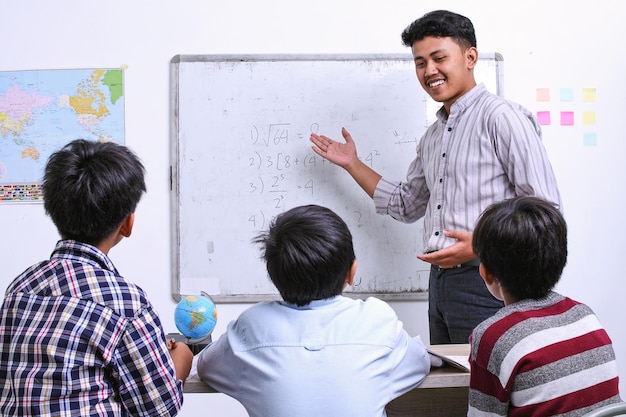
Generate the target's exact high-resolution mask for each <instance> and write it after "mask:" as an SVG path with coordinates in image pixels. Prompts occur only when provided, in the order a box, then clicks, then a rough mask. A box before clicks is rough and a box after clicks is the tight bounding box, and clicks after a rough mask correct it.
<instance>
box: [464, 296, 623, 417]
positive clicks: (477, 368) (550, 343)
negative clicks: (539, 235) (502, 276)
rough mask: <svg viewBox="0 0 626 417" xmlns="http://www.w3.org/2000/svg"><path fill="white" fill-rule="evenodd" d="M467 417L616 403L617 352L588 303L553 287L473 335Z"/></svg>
mask: <svg viewBox="0 0 626 417" xmlns="http://www.w3.org/2000/svg"><path fill="white" fill-rule="evenodd" d="M470 343H471V354H470V365H471V376H470V394H469V411H468V416H471V417H474V416H494V417H495V416H511V417H519V416H541V417H544V416H555V415H558V416H562V417H573V416H582V415H584V414H585V413H586V412H588V411H590V410H592V409H594V408H597V407H600V406H602V405H605V404H608V403H613V402H619V401H620V396H619V389H618V375H617V365H616V363H615V352H614V351H613V347H612V344H611V339H610V338H609V336H608V334H607V333H606V331H605V330H604V329H603V328H602V325H601V324H600V322H599V321H598V318H597V317H596V316H595V314H594V313H593V311H592V310H591V309H590V308H589V307H588V306H586V305H584V304H581V303H579V302H577V301H574V300H572V299H570V298H567V297H563V296H562V295H560V294H558V293H556V292H551V293H550V294H549V295H548V296H547V297H546V298H544V299H541V300H531V299H528V300H522V301H520V302H517V303H514V304H511V305H508V306H506V307H504V308H503V309H502V310H500V311H499V312H498V313H497V314H496V315H494V316H493V317H491V318H490V319H487V320H485V321H484V322H482V323H481V324H480V325H478V326H477V327H476V328H475V329H474V332H473V333H472V336H471V338H470Z"/></svg>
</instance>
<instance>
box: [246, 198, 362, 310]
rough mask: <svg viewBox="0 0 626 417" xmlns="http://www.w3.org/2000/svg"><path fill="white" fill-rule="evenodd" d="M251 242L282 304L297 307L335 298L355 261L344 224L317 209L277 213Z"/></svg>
mask: <svg viewBox="0 0 626 417" xmlns="http://www.w3.org/2000/svg"><path fill="white" fill-rule="evenodd" d="M253 242H255V243H260V244H262V246H263V256H262V257H263V259H264V260H265V262H266V264H267V271H268V273H269V276H270V279H271V280H272V282H273V283H274V285H275V286H276V288H277V289H278V291H279V292H280V295H281V296H282V298H283V300H284V301H286V302H288V303H291V304H296V305H298V306H304V305H307V304H309V303H310V302H311V301H313V300H323V299H326V298H330V297H333V296H336V295H339V294H341V292H342V291H343V288H344V282H345V280H346V277H347V274H348V271H349V270H350V267H351V266H352V263H353V262H354V260H355V255H354V248H353V244H352V234H351V233H350V230H349V229H348V226H347V225H346V223H345V222H344V221H343V220H342V219H341V217H339V216H338V215H337V214H336V213H334V212H333V211H332V210H330V209H328V208H326V207H321V206H317V205H306V206H299V207H295V208H292V209H291V210H288V211H286V212H284V213H281V214H279V215H278V216H277V217H276V218H275V219H274V220H273V221H272V224H271V225H270V227H269V230H268V231H267V232H262V233H260V234H259V235H258V236H257V237H256V238H254V239H253Z"/></svg>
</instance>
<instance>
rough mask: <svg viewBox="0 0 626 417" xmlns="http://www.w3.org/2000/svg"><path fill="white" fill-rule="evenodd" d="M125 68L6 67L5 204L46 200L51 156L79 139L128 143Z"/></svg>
mask: <svg viewBox="0 0 626 417" xmlns="http://www.w3.org/2000/svg"><path fill="white" fill-rule="evenodd" d="M123 78H124V74H123V70H122V69H59V70H28V71H0V202H38V201H42V193H41V181H42V178H43V172H44V168H45V164H46V161H47V160H48V157H49V156H50V155H51V154H52V153H53V152H55V151H57V150H59V149H60V148H62V147H63V146H64V145H65V144H67V143H68V142H70V141H72V140H74V139H78V138H81V139H88V140H94V141H114V142H116V143H119V144H123V143H124V83H123Z"/></svg>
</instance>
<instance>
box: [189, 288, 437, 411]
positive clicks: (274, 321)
mask: <svg viewBox="0 0 626 417" xmlns="http://www.w3.org/2000/svg"><path fill="white" fill-rule="evenodd" d="M429 370H430V360H429V358H428V353H427V352H426V349H425V347H424V345H423V344H422V342H421V341H420V340H419V339H413V338H411V337H410V336H409V335H408V334H407V332H406V331H405V330H404V329H403V326H402V322H401V321H399V320H398V318H397V316H396V314H395V312H394V311H393V309H392V308H391V307H390V306H389V305H388V304H387V303H385V302H384V301H381V300H379V299H376V298H368V299H367V300H353V299H350V298H347V297H343V296H337V297H334V298H331V299H328V300H320V301H314V302H312V303H311V304H309V305H307V306H304V307H297V306H295V305H291V304H287V303H284V302H279V301H272V302H262V303H259V304H256V305H254V306H252V307H250V308H249V309H247V310H246V311H244V312H243V313H242V314H241V315H240V317H239V318H238V319H237V320H235V321H233V322H231V323H230V324H229V325H228V328H227V331H226V333H225V334H224V335H222V336H221V337H220V338H219V339H218V340H217V341H215V342H214V343H213V344H212V345H210V346H209V347H207V348H206V349H205V350H203V351H202V352H201V353H200V354H199V358H198V374H199V376H200V377H201V378H202V380H204V381H205V382H207V383H208V384H209V385H211V386H212V387H213V388H215V389H216V390H218V391H220V392H223V393H225V394H227V395H229V396H231V397H233V398H235V399H236V400H238V401H239V402H240V403H242V404H243V406H244V407H245V408H246V410H247V412H248V414H249V415H250V417H261V416H263V417H327V416H342V417H350V416H354V417H368V416H371V417H380V416H386V413H385V405H386V404H387V403H388V402H390V401H391V400H393V399H394V398H396V397H398V396H400V395H402V394H403V393H405V392H407V391H409V390H410V389H412V388H414V387H415V386H417V385H418V384H419V383H420V382H421V381H422V380H423V379H424V378H425V377H426V375H427V374H428V372H429Z"/></svg>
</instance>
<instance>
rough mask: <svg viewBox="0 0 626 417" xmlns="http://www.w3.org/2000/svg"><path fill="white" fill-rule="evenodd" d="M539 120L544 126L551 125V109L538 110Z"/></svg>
mask: <svg viewBox="0 0 626 417" xmlns="http://www.w3.org/2000/svg"><path fill="white" fill-rule="evenodd" d="M537 121H538V122H539V124H540V125H542V126H548V125H550V112H549V111H538V112H537Z"/></svg>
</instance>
